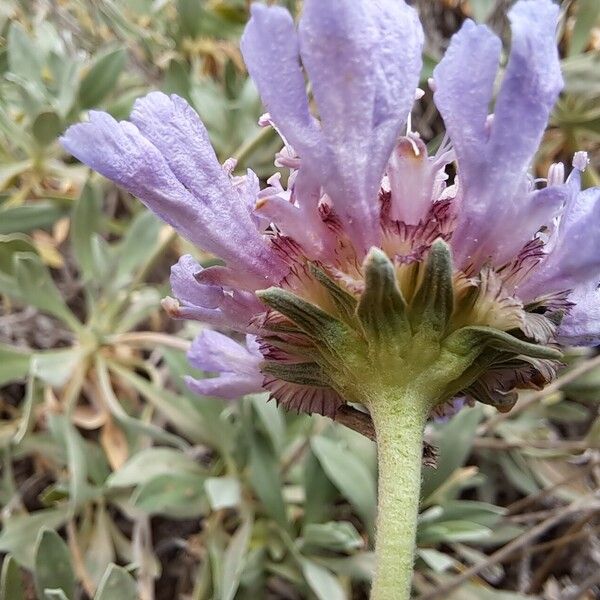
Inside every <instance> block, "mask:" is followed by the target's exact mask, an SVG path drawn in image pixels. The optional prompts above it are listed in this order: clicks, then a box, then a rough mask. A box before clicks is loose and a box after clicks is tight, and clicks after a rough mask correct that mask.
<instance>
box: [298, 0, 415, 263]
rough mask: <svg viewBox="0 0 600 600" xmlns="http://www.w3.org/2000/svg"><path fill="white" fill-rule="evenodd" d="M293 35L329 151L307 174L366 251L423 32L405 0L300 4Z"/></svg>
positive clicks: (373, 237) (410, 96)
mask: <svg viewBox="0 0 600 600" xmlns="http://www.w3.org/2000/svg"><path fill="white" fill-rule="evenodd" d="M299 35H300V53H301V56H302V62H303V64H304V66H305V68H306V70H307V72H308V75H309V78H310V80H311V82H312V86H313V92H314V96H315V100H316V104H317V108H318V111H319V116H320V118H321V125H322V129H323V137H324V139H325V144H326V147H327V152H328V155H327V157H326V160H319V163H318V164H315V165H314V167H313V168H315V169H317V170H318V172H319V176H320V177H319V178H320V181H321V182H322V185H323V187H324V189H325V191H326V192H327V193H328V195H329V196H330V197H331V198H332V199H333V203H334V207H335V210H336V212H337V213H338V214H339V215H340V217H341V218H342V219H343V220H344V221H345V222H346V224H347V226H348V228H349V231H350V234H351V237H352V239H353V241H354V243H355V245H356V246H357V248H358V250H359V251H360V250H365V249H367V248H369V247H370V246H371V245H373V244H377V243H378V242H379V205H378V202H377V193H378V189H379V185H380V181H381V177H382V175H383V170H384V168H385V166H386V164H387V161H388V159H389V157H390V154H391V152H392V149H393V146H394V143H395V141H396V138H397V136H398V134H399V133H400V129H401V128H402V126H403V125H404V123H405V122H406V119H407V117H408V114H409V112H410V110H411V107H412V104H413V101H414V94H415V90H416V87H417V84H418V79H419V74H420V70H421V48H422V42H423V36H422V29H421V25H420V23H419V21H418V18H417V16H416V13H415V11H414V10H413V9H412V8H410V7H408V6H407V5H406V4H405V2H404V1H403V0H379V1H374V0H338V1H335V2H334V1H332V0H327V1H323V0H306V1H305V3H304V12H303V15H302V19H301V20H300V24H299ZM299 150H300V155H301V157H302V158H303V159H304V157H303V156H302V148H299ZM319 158H320V157H319Z"/></svg>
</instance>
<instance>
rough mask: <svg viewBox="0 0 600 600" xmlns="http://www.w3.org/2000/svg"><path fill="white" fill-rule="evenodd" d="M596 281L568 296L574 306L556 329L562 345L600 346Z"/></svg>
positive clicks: (599, 295)
mask: <svg viewBox="0 0 600 600" xmlns="http://www.w3.org/2000/svg"><path fill="white" fill-rule="evenodd" d="M597 279H598V278H597ZM597 279H596V281H592V282H589V283H587V284H586V285H583V286H581V287H579V288H577V289H575V290H574V291H573V293H572V294H571V295H570V296H569V301H571V302H573V303H574V305H575V306H573V308H572V309H571V310H570V311H569V313H568V314H567V315H566V316H565V318H564V320H563V322H562V323H561V325H560V327H559V329H558V339H559V341H560V342H561V343H562V344H568V345H571V346H595V345H598V344H600V289H599V288H598V280H597Z"/></svg>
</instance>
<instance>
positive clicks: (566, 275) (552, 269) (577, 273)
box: [519, 176, 600, 301]
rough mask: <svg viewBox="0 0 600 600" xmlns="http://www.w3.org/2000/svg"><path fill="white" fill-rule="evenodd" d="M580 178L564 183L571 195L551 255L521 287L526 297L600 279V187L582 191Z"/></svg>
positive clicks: (571, 287)
mask: <svg viewBox="0 0 600 600" xmlns="http://www.w3.org/2000/svg"><path fill="white" fill-rule="evenodd" d="M578 181H579V177H578V176H576V177H574V178H570V180H569V182H568V183H567V184H566V185H565V186H564V187H565V188H567V187H570V188H571V192H572V193H571V197H570V198H569V200H568V203H567V205H566V206H565V209H564V212H563V215H562V216H561V219H560V222H559V225H558V228H557V230H556V232H555V239H554V240H551V242H552V244H551V250H550V252H549V254H548V256H547V257H546V258H545V259H544V261H543V262H542V263H541V264H540V266H539V267H538V268H537V269H536V270H535V271H534V272H533V273H532V275H531V276H530V278H529V279H528V281H527V282H525V283H524V284H523V286H522V288H521V289H520V290H519V295H520V296H521V297H523V298H524V299H526V300H529V299H533V298H534V297H535V296H537V295H542V294H544V293H549V292H558V291H562V290H568V289H575V288H579V287H580V286H581V285H585V284H586V283H588V282H590V281H593V282H598V281H600V187H596V188H591V189H588V190H585V191H583V192H578V189H579V184H578ZM569 300H571V298H569ZM571 301H572V300H571Z"/></svg>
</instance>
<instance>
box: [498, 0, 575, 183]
mask: <svg viewBox="0 0 600 600" xmlns="http://www.w3.org/2000/svg"><path fill="white" fill-rule="evenodd" d="M558 11H559V7H558V5H557V4H554V3H553V2H551V1H550V0H528V1H523V0H522V1H521V2H517V4H515V6H514V7H513V8H512V10H511V11H510V12H509V18H510V23H511V31H512V42H511V51H510V59H509V62H508V66H507V68H506V75H505V76H504V81H503V82H502V88H501V89H500V93H499V94H498V99H497V100H496V106H495V110H494V113H495V117H494V123H493V125H492V133H491V138H490V146H491V147H490V150H491V152H492V156H496V157H502V168H503V170H504V172H505V174H504V178H508V177H510V178H512V179H513V180H514V181H516V182H518V180H519V178H520V177H522V176H523V174H524V173H525V172H526V171H527V168H528V167H529V164H530V162H531V160H532V158H533V155H534V154H535V153H536V152H537V149H538V147H539V145H540V142H541V140H542V135H543V134H544V130H545V129H546V125H547V123H548V117H549V116H550V111H551V110H552V108H553V106H554V103H555V102H556V99H557V98H558V94H559V93H560V90H561V89H562V87H563V79H562V75H561V73H560V63H559V56H558V49H557V46H556V25H557V22H558ZM506 183H509V182H506ZM513 185H515V184H513Z"/></svg>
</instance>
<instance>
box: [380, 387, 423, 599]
mask: <svg viewBox="0 0 600 600" xmlns="http://www.w3.org/2000/svg"><path fill="white" fill-rule="evenodd" d="M430 407H431V404H430V402H428V399H427V398H426V397H423V396H422V395H421V394H420V393H419V392H418V391H416V390H410V389H404V390H395V389H393V390H389V391H388V392H387V393H383V394H382V395H381V396H380V397H377V398H374V399H373V400H372V401H371V402H369V410H370V412H371V417H372V419H373V423H374V425H375V431H376V435H377V456H378V465H379V493H378V494H379V495H378V513H377V531H376V540H375V555H376V570H375V578H374V580H373V587H372V590H371V600H392V599H393V600H408V599H409V598H410V589H411V581H412V572H413V563H414V552H415V538H416V533H417V517H418V514H419V498H420V489H421V463H422V448H423V430H424V428H425V422H426V420H427V417H428V415H429V411H430Z"/></svg>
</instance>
